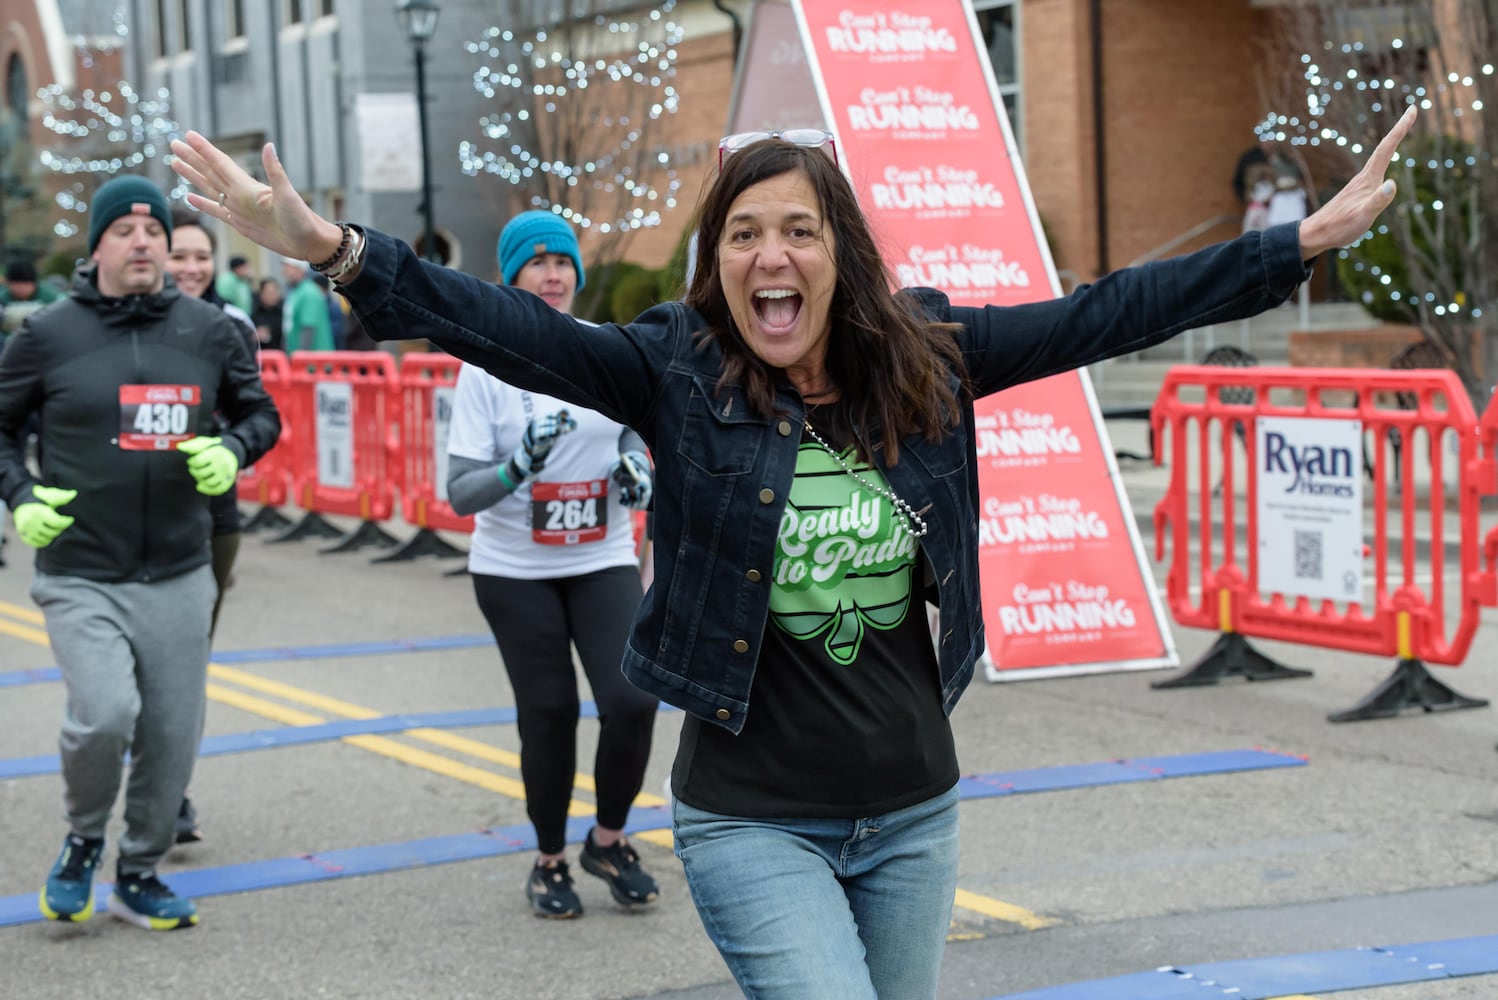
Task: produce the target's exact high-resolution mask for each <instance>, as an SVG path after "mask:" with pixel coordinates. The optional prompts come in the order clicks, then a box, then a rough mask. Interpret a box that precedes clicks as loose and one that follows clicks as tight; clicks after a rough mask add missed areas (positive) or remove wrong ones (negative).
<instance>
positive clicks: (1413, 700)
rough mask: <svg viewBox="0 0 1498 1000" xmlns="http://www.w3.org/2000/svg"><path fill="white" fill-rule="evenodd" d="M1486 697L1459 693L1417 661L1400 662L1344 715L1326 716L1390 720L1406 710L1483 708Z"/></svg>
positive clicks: (1336, 720) (1430, 710)
mask: <svg viewBox="0 0 1498 1000" xmlns="http://www.w3.org/2000/svg"><path fill="white" fill-rule="evenodd" d="M1486 705H1487V700H1486V699H1485V698H1469V697H1467V696H1466V695H1464V694H1458V693H1457V692H1455V691H1453V690H1452V689H1451V688H1449V687H1447V686H1446V685H1445V684H1443V683H1441V682H1440V681H1438V680H1436V679H1435V677H1434V676H1433V675H1432V674H1431V672H1430V670H1429V669H1428V668H1427V667H1426V666H1425V664H1424V663H1421V662H1420V661H1419V660H1400V661H1399V665H1398V666H1396V667H1395V668H1394V672H1393V673H1391V674H1390V675H1389V676H1388V677H1386V678H1385V679H1384V682H1383V683H1382V684H1380V685H1379V686H1378V687H1376V688H1374V689H1373V691H1372V693H1370V694H1369V695H1368V697H1366V698H1364V699H1363V700H1362V701H1360V702H1358V703H1357V704H1356V705H1354V706H1353V707H1352V708H1349V709H1348V710H1347V711H1345V712H1333V713H1331V714H1330V715H1328V716H1327V719H1329V720H1330V721H1332V722H1360V721H1362V720H1364V719H1392V718H1394V717H1395V716H1396V715H1398V714H1399V713H1400V712H1402V711H1404V710H1405V709H1406V708H1419V709H1422V710H1424V711H1426V712H1451V711H1455V710H1456V709H1459V708H1483V707H1485V706H1486Z"/></svg>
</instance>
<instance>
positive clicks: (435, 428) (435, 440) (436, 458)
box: [432, 385, 455, 503]
mask: <svg viewBox="0 0 1498 1000" xmlns="http://www.w3.org/2000/svg"><path fill="white" fill-rule="evenodd" d="M454 392H455V389H454V388H453V387H452V386H450V385H439V386H437V387H435V388H433V389H432V468H433V469H435V470H436V472H435V474H434V476H433V478H434V479H436V480H437V482H436V491H435V492H436V494H437V499H438V500H441V501H442V502H443V503H446V502H447V434H448V431H449V430H451V429H452V424H453V393H454Z"/></svg>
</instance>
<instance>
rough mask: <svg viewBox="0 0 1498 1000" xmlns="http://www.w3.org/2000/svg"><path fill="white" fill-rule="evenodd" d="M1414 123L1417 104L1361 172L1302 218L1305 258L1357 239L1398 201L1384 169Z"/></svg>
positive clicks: (1406, 113) (1302, 251)
mask: <svg viewBox="0 0 1498 1000" xmlns="http://www.w3.org/2000/svg"><path fill="white" fill-rule="evenodd" d="M1414 124H1415V106H1414V105H1410V108H1409V110H1408V111H1406V112H1405V113H1404V114H1403V115H1402V116H1401V117H1400V119H1399V121H1397V122H1395V123H1394V127H1393V128H1392V129H1390V130H1389V134H1388V135H1386V136H1384V137H1383V141H1381V142H1380V143H1379V144H1378V148H1377V149H1375V150H1374V151H1373V155H1372V156H1370V157H1368V162H1367V163H1365V164H1363V169H1362V170H1359V171H1358V173H1357V176H1356V177H1354V178H1353V179H1352V180H1350V181H1348V182H1347V186H1346V187H1344V188H1342V190H1340V191H1338V192H1337V193H1336V194H1335V195H1334V196H1333V197H1332V199H1331V200H1330V201H1328V202H1327V203H1326V204H1325V205H1322V206H1321V207H1320V208H1319V209H1317V210H1316V211H1314V212H1312V213H1311V214H1310V215H1309V216H1307V217H1306V218H1305V219H1304V220H1303V221H1302V222H1301V224H1300V256H1301V259H1302V260H1310V259H1311V258H1312V257H1315V256H1317V255H1318V254H1321V253H1324V252H1325V251H1327V250H1336V249H1339V248H1341V247H1345V246H1347V245H1348V244H1350V243H1355V242H1357V241H1358V240H1359V239H1361V238H1362V236H1363V234H1364V233H1366V232H1368V230H1369V228H1370V227H1372V225H1373V220H1374V219H1377V218H1378V216H1379V214H1380V213H1381V212H1383V210H1384V209H1386V208H1388V207H1389V205H1390V204H1391V203H1392V202H1393V201H1394V194H1395V192H1396V190H1397V188H1396V186H1395V184H1394V181H1393V180H1385V179H1384V171H1385V170H1387V169H1388V168H1389V164H1390V163H1392V162H1393V160H1394V155H1395V152H1396V151H1397V150H1398V147H1399V144H1400V142H1402V141H1403V140H1404V137H1405V136H1407V135H1409V132H1410V129H1411V128H1412V127H1413V126H1414Z"/></svg>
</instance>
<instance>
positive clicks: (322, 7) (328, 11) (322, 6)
mask: <svg viewBox="0 0 1498 1000" xmlns="http://www.w3.org/2000/svg"><path fill="white" fill-rule="evenodd" d="M317 16H318V17H332V16H333V0H317Z"/></svg>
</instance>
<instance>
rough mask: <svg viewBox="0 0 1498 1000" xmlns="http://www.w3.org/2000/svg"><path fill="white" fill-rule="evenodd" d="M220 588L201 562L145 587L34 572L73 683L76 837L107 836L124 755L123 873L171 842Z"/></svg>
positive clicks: (69, 769)
mask: <svg viewBox="0 0 1498 1000" xmlns="http://www.w3.org/2000/svg"><path fill="white" fill-rule="evenodd" d="M215 592H216V588H215V586H214V583H213V571H212V569H211V568H210V567H209V566H207V565H203V566H201V567H199V568H198V569H195V570H192V571H191V572H189V573H183V574H182V575H180V576H174V577H172V578H170V579H167V580H159V581H154V582H152V583H98V582H96V581H93V580H85V579H82V578H81V577H76V576H49V575H46V574H43V573H37V574H36V580H35V582H34V583H33V584H32V586H31V596H32V599H33V600H35V601H36V603H37V605H38V606H40V607H41V609H42V613H43V614H44V615H45V616H46V618H47V635H48V636H49V637H50V639H51V641H52V651H53V653H54V654H56V656H57V664H58V667H59V668H60V669H61V671H62V677H63V681H64V682H66V684H67V688H68V704H67V710H66V713H65V715H64V718H63V724H62V735H61V737H60V738H59V740H58V745H59V747H60V749H61V751H62V778H63V814H64V816H65V817H66V818H67V820H68V823H69V824H70V825H71V826H72V831H73V832H74V833H76V834H78V835H79V836H81V837H103V836H104V830H105V827H106V825H107V824H108V822H109V814H110V811H111V810H112V809H113V808H114V800H115V798H116V797H117V796H118V794H119V790H120V779H121V776H122V774H123V771H124V757H125V753H126V752H127V751H128V752H129V754H130V781H129V784H128V786H127V787H126V789H125V835H124V836H123V837H121V838H120V852H119V853H120V867H119V870H120V872H122V873H124V874H135V873H138V872H143V871H150V870H151V869H152V868H154V867H155V866H156V862H158V861H160V860H161V857H162V855H164V854H166V852H167V850H168V849H169V848H170V847H171V845H172V839H173V824H174V821H175V820H176V817H177V810H178V808H179V807H180V806H181V804H182V794H183V792H184V791H186V790H187V783H188V780H189V779H190V778H191V777H192V765H193V760H194V758H196V756H197V749H198V746H197V745H198V737H199V733H200V729H201V726H202V718H203V706H204V701H205V695H204V683H205V681H206V674H207V669H208V651H209V644H208V623H209V618H210V615H211V614H212V612H213V599H214V595H215Z"/></svg>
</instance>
